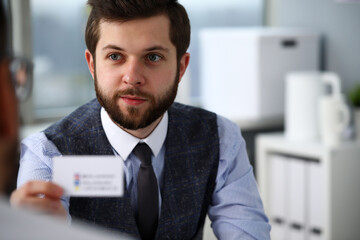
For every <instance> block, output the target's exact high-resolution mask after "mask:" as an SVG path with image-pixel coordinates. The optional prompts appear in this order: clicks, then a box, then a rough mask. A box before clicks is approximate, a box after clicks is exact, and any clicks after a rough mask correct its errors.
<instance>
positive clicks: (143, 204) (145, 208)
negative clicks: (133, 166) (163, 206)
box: [134, 143, 159, 240]
mask: <svg viewBox="0 0 360 240" xmlns="http://www.w3.org/2000/svg"><path fill="white" fill-rule="evenodd" d="M134 153H135V155H136V156H137V157H138V158H139V159H140V161H141V165H140V168H139V173H138V178H137V191H138V195H137V196H138V214H137V216H136V221H137V225H138V228H139V232H140V236H141V239H143V240H145V239H146V240H147V239H154V238H155V234H156V229H157V225H158V214H159V199H158V185H157V180H156V176H155V173H154V169H153V167H152V164H151V149H150V148H149V146H148V145H147V144H146V143H139V144H138V145H136V147H135V148H134Z"/></svg>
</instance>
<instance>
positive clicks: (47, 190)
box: [24, 181, 64, 199]
mask: <svg viewBox="0 0 360 240" xmlns="http://www.w3.org/2000/svg"><path fill="white" fill-rule="evenodd" d="M24 191H25V194H26V195H27V196H37V195H39V194H43V195H45V197H47V198H54V199H59V198H61V196H62V194H63V193H64V190H63V189H62V188H61V187H60V186H58V185H56V184H55V183H52V182H44V181H29V182H27V183H26V184H25V185H24Z"/></svg>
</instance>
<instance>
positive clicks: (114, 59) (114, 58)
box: [109, 53, 122, 61]
mask: <svg viewBox="0 0 360 240" xmlns="http://www.w3.org/2000/svg"><path fill="white" fill-rule="evenodd" d="M109 58H110V59H111V60H113V61H118V60H120V59H121V58H122V56H121V55H120V54H115V53H113V54H111V55H110V56H109Z"/></svg>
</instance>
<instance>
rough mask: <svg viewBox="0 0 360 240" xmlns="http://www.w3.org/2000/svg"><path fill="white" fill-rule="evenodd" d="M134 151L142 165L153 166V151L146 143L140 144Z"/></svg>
mask: <svg viewBox="0 0 360 240" xmlns="http://www.w3.org/2000/svg"><path fill="white" fill-rule="evenodd" d="M133 151H134V153H135V155H136V156H137V157H138V158H139V159H140V161H141V163H142V164H146V165H151V149H150V147H149V146H148V145H147V144H146V143H138V145H136V147H135V148H134V150H133Z"/></svg>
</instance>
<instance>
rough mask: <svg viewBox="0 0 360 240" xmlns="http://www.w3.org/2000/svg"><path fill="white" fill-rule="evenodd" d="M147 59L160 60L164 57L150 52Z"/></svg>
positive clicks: (151, 60)
mask: <svg viewBox="0 0 360 240" xmlns="http://www.w3.org/2000/svg"><path fill="white" fill-rule="evenodd" d="M147 59H148V60H149V61H150V62H158V61H160V60H161V59H162V57H161V56H159V55H157V54H149V55H148V56H147Z"/></svg>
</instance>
